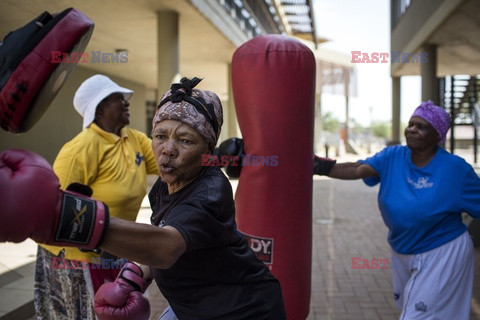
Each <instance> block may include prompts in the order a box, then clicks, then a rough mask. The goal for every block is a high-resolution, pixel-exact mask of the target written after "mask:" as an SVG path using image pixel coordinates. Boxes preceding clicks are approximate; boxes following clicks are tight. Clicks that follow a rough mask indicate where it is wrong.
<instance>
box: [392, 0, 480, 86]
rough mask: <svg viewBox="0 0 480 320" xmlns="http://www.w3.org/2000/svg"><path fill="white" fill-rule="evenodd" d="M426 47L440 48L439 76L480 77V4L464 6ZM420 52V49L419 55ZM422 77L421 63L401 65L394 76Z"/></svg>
mask: <svg viewBox="0 0 480 320" xmlns="http://www.w3.org/2000/svg"><path fill="white" fill-rule="evenodd" d="M425 44H434V45H436V46H437V76H440V77H443V76H445V75H452V74H471V75H474V74H480V1H479V0H468V1H465V2H464V3H462V4H461V5H460V6H459V7H458V8H457V9H456V10H455V11H454V12H453V13H452V14H451V15H450V16H449V17H448V18H447V19H445V21H443V22H442V24H441V25H440V26H439V27H438V28H436V29H435V31H434V32H433V33H432V34H431V35H430V36H429V37H428V39H427V40H426V41H425ZM421 50H422V49H421V48H419V50H418V51H417V53H420V51H421ZM419 74H420V64H418V63H410V64H409V63H405V64H402V66H401V67H400V68H398V69H397V70H395V72H394V75H395V76H401V75H419Z"/></svg>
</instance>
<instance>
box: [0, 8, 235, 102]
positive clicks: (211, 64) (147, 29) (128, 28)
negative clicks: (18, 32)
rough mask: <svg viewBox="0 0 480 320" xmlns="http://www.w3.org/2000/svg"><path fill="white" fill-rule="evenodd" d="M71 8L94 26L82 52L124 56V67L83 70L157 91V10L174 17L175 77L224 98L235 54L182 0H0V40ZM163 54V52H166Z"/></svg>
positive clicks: (95, 66)
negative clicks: (194, 79) (191, 79)
mask: <svg viewBox="0 0 480 320" xmlns="http://www.w3.org/2000/svg"><path fill="white" fill-rule="evenodd" d="M69 7H75V8H76V9H78V10H80V11H82V12H83V13H84V14H86V15H87V16H88V17H89V18H90V19H92V20H93V21H94V23H95V29H94V32H93V35H92V38H91V40H90V42H89V44H88V46H87V48H86V50H85V52H91V51H98V50H100V51H101V52H108V53H114V52H115V49H120V48H121V49H127V50H128V63H116V64H115V63H108V64H107V63H91V62H89V63H85V64H81V65H82V66H83V67H86V68H88V69H93V70H95V71H99V72H106V73H110V74H113V75H116V76H119V77H123V78H126V79H129V80H132V81H135V82H138V83H141V84H144V85H145V86H146V87H147V88H151V89H154V88H156V86H157V58H156V57H157V37H156V30H157V16H156V12H157V11H159V10H171V11H175V12H178V13H179V21H180V22H179V51H180V57H179V64H180V73H181V74H182V75H186V76H194V75H197V76H200V77H205V78H206V79H205V81H203V82H202V85H203V86H208V87H211V88H218V89H216V90H220V91H217V92H218V93H219V96H221V95H224V94H227V88H226V84H227V83H228V82H227V81H226V79H227V67H226V64H227V63H228V62H230V60H231V57H232V54H233V52H234V50H235V49H236V47H235V45H234V44H233V43H231V42H230V41H229V40H228V39H227V38H226V37H225V36H224V35H223V34H222V33H221V32H220V31H219V30H218V29H217V28H215V27H214V26H213V24H211V23H210V21H209V20H208V19H207V18H205V17H204V16H203V15H202V14H201V13H200V12H198V11H197V10H196V9H195V7H194V6H192V5H191V4H190V2H189V1H187V0H135V1H132V0H101V1H100V0H97V1H94V0H84V1H67V0H31V1H18V0H1V2H0V37H1V38H2V39H3V37H4V36H5V35H6V34H7V33H8V32H9V31H12V30H15V29H18V28H20V27H22V26H23V25H24V24H26V23H28V22H29V21H31V20H32V19H33V18H35V17H36V16H38V15H39V14H41V13H42V12H44V11H48V12H50V13H56V12H61V11H63V10H64V9H66V8H69ZM166 50H168V48H166Z"/></svg>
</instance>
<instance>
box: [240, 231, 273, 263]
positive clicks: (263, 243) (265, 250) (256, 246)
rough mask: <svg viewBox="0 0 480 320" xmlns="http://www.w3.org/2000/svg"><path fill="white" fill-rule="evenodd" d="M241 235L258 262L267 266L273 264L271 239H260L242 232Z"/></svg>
mask: <svg viewBox="0 0 480 320" xmlns="http://www.w3.org/2000/svg"><path fill="white" fill-rule="evenodd" d="M242 234H243V236H244V237H245V239H246V240H247V242H248V245H249V246H250V248H251V249H252V250H253V252H255V254H256V255H257V258H258V259H260V261H262V262H263V263H267V264H271V263H273V239H271V238H262V237H258V236H254V235H251V234H247V233H243V232H242Z"/></svg>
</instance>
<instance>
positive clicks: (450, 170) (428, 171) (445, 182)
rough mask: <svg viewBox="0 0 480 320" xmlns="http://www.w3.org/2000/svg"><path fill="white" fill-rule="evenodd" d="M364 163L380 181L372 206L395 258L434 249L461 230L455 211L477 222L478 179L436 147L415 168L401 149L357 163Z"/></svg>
mask: <svg viewBox="0 0 480 320" xmlns="http://www.w3.org/2000/svg"><path fill="white" fill-rule="evenodd" d="M360 162H362V163H365V164H368V165H370V166H371V167H372V168H374V169H375V171H376V172H377V174H378V177H377V178H368V179H364V182H365V183H366V184H367V185H370V186H373V185H376V184H377V183H380V190H379V193H378V205H379V208H380V211H381V213H382V217H383V220H384V222H385V224H386V225H387V227H388V229H389V231H388V243H389V244H390V246H391V247H392V248H393V250H395V251H396V252H398V253H400V254H418V253H422V252H426V251H429V250H432V249H434V248H437V247H439V246H441V245H443V244H445V243H447V242H449V241H451V240H453V239H455V238H456V237H458V236H459V235H461V234H462V233H464V232H465V230H466V226H465V225H464V224H463V222H462V218H461V213H462V212H467V213H468V214H470V215H471V216H472V217H474V218H477V219H478V218H480V178H479V177H478V176H477V175H476V173H475V171H474V170H473V168H472V166H471V165H469V164H468V163H467V162H465V160H463V159H462V158H460V157H458V156H455V155H452V154H450V153H448V152H447V151H445V150H444V149H442V148H440V147H439V148H438V151H437V153H436V154H435V156H434V157H433V159H432V160H431V161H430V163H428V164H427V165H426V166H424V167H422V168H419V167H417V166H416V165H415V164H413V163H412V161H411V159H410V149H409V148H408V147H407V146H391V147H387V148H385V149H383V150H382V151H380V152H379V153H377V154H375V155H374V156H372V157H370V158H367V159H365V160H362V161H360Z"/></svg>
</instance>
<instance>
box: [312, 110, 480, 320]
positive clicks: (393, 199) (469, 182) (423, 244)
mask: <svg viewBox="0 0 480 320" xmlns="http://www.w3.org/2000/svg"><path fill="white" fill-rule="evenodd" d="M449 127H450V116H449V115H448V113H447V112H446V111H445V110H444V109H442V108H440V107H438V106H435V105H434V104H433V103H432V101H428V102H424V103H422V104H421V105H420V106H419V107H418V108H416V109H415V111H414V112H413V114H412V116H411V118H410V121H409V122H408V126H407V128H406V129H405V138H406V141H407V145H406V146H403V145H397V146H390V147H386V148H385V149H383V150H382V151H380V152H379V153H377V154H375V155H374V156H372V157H370V158H367V159H365V160H362V161H358V162H356V163H337V164H334V162H333V161H328V160H326V159H318V158H317V159H316V162H317V166H316V168H318V169H319V170H318V171H317V172H316V173H318V174H325V175H328V176H330V177H332V178H338V179H363V180H364V182H365V183H366V184H367V185H369V186H374V185H376V184H378V183H380V189H379V193H378V204H379V208H380V212H381V214H382V217H383V220H384V222H385V224H386V226H387V227H388V243H389V244H390V246H391V248H392V272H393V290H394V297H395V300H396V304H397V306H398V308H399V309H401V310H402V315H401V317H400V318H401V319H427V318H428V319H430V318H432V319H433V318H435V319H459V320H467V319H469V314H470V300H471V296H472V285H473V265H474V259H473V258H474V257H473V245H472V241H471V239H470V237H469V235H468V232H467V228H466V226H465V225H464V224H463V223H462V217H461V214H462V212H467V213H468V214H470V215H471V216H473V217H474V218H480V179H479V177H478V176H477V175H476V174H475V172H474V170H473V168H472V167H471V166H470V165H469V164H468V163H467V162H465V160H463V159H462V158H460V157H458V156H456V155H453V154H450V153H448V152H447V151H445V150H444V149H443V148H442V147H441V146H440V145H441V144H443V143H444V142H445V138H446V134H447V131H448V129H449ZM320 168H322V169H323V170H320Z"/></svg>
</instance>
